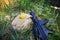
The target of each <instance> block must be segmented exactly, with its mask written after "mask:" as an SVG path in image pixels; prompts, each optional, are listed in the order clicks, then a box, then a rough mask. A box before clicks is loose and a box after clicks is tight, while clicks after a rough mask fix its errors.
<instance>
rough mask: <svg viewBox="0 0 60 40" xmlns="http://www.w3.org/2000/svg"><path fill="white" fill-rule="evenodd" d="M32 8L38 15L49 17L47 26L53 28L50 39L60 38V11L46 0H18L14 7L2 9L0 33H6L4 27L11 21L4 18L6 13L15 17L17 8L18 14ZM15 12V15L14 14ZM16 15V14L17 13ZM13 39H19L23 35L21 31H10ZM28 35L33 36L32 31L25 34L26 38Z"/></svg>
mask: <svg viewBox="0 0 60 40" xmlns="http://www.w3.org/2000/svg"><path fill="white" fill-rule="evenodd" d="M30 9H32V10H34V12H35V14H36V16H37V17H41V19H48V20H49V21H48V23H47V24H46V27H47V28H48V29H50V30H52V32H53V33H52V34H50V35H49V36H48V40H60V32H59V29H58V28H59V27H60V26H58V25H59V23H60V14H59V13H60V12H59V10H56V9H54V8H52V7H51V5H48V4H46V3H45V0H40V1H37V2H36V1H35V0H33V1H32V0H17V1H16V3H15V6H14V7H13V8H9V7H8V8H7V9H0V15H1V16H0V35H4V33H5V31H4V30H3V28H4V27H9V25H10V22H11V21H7V20H4V17H5V16H6V15H10V16H12V17H14V14H16V13H15V10H16V11H17V10H18V11H17V14H19V13H20V12H21V11H22V12H25V11H27V12H29V11H30ZM12 14H13V15H12ZM15 16H16V15H15ZM57 18H58V19H57ZM8 34H9V35H10V37H11V40H17V39H19V37H20V36H21V33H20V32H14V31H12V32H9V33H8ZM14 34H16V35H14ZM28 35H30V36H32V31H31V32H30V33H29V34H26V35H23V36H24V37H25V39H26V40H28V37H29V36H28Z"/></svg>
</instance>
